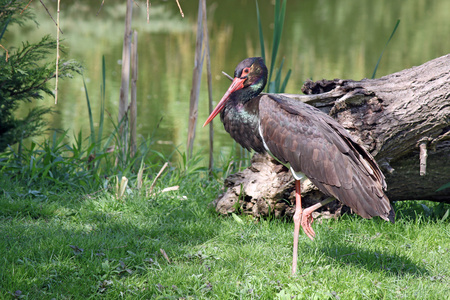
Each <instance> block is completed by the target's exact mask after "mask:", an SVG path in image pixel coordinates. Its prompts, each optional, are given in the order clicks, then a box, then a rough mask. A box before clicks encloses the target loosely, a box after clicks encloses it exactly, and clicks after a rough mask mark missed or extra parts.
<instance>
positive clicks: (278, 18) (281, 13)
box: [256, 0, 291, 93]
mask: <svg viewBox="0 0 450 300" xmlns="http://www.w3.org/2000/svg"><path fill="white" fill-rule="evenodd" d="M286 2H287V1H286V0H283V2H282V3H281V1H280V0H276V1H275V13H274V29H273V38H272V53H271V54H272V55H271V60H270V66H269V78H268V84H267V88H266V91H267V92H268V93H284V90H285V89H286V85H287V83H288V81H289V77H290V76H291V69H289V70H288V72H287V74H286V76H285V78H284V80H283V81H282V75H281V72H282V70H283V64H284V58H283V59H282V61H281V64H280V67H279V68H278V69H277V70H276V74H275V80H274V81H272V75H273V73H274V70H275V62H276V60H277V55H278V49H279V47H280V44H281V35H282V33H283V25H284V20H285V16H286ZM256 17H257V20H258V31H259V42H260V45H261V56H262V58H263V59H264V61H266V54H265V42H264V35H263V31H262V22H261V16H260V13H259V6H258V1H256ZM266 64H267V61H266Z"/></svg>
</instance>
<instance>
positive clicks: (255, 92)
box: [203, 57, 395, 274]
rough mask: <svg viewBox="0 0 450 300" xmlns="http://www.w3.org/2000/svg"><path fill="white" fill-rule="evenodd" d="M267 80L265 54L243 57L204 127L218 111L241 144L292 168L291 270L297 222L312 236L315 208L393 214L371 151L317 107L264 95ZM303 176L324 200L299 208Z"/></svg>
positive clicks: (294, 266)
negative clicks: (335, 205) (337, 204)
mask: <svg viewBox="0 0 450 300" xmlns="http://www.w3.org/2000/svg"><path fill="white" fill-rule="evenodd" d="M266 83H267V67H266V65H265V64H264V60H263V58H261V57H250V58H247V59H244V60H243V61H241V62H240V63H239V64H238V65H237V67H236V69H235V71H234V79H233V81H232V83H231V85H230V87H229V88H228V90H227V91H226V92H225V94H224V95H223V97H222V99H221V100H220V101H219V102H218V104H217V105H216V107H215V108H214V110H213V111H212V112H211V114H210V116H209V117H208V118H207V120H206V121H205V123H204V124H203V127H205V126H206V125H207V124H209V123H210V122H211V121H212V120H213V119H214V118H215V117H216V116H217V115H218V114H219V113H220V119H221V121H222V123H223V126H224V128H225V130H226V131H227V132H228V133H229V134H230V135H231V137H232V138H233V139H234V140H235V141H236V142H238V143H239V144H240V145H241V146H242V147H244V148H246V149H248V150H252V149H253V150H254V151H256V152H259V153H266V152H267V153H269V154H270V155H271V156H272V157H274V158H275V159H276V160H278V161H279V162H281V163H282V164H284V165H285V166H286V167H288V168H289V169H290V170H291V172H292V174H293V177H294V179H295V212H294V216H293V221H294V245H293V259H292V274H295V272H296V269H297V257H298V238H299V230H300V225H301V226H302V228H303V231H304V232H305V234H306V235H307V236H308V237H309V238H310V239H311V240H313V239H314V237H315V232H314V230H313V229H312V226H311V224H312V222H313V217H312V212H313V211H314V210H316V209H318V208H319V207H321V206H323V205H325V204H327V203H329V202H330V201H332V200H334V199H337V200H339V201H341V202H342V203H343V204H345V205H347V206H349V207H350V208H351V209H352V210H353V211H354V212H356V213H357V214H358V215H360V216H362V217H363V218H367V219H370V218H372V217H375V216H379V217H381V218H382V219H384V220H386V221H390V222H392V223H394V222H395V212H394V209H393V207H392V205H391V203H390V201H389V199H388V197H387V196H386V194H385V190H386V189H387V185H386V181H385V177H384V175H383V173H382V172H381V170H380V168H379V166H378V165H377V163H376V161H375V159H374V158H373V157H372V155H371V154H370V153H369V152H368V151H367V150H365V148H364V147H362V146H361V145H360V144H358V143H357V142H356V141H355V139H354V138H353V137H352V136H351V135H350V134H349V133H348V132H347V130H346V129H345V128H344V127H343V126H342V125H341V124H339V123H338V122H337V121H336V120H334V119H333V118H332V117H331V116H329V115H327V114H326V113H324V112H322V111H320V110H319V109H317V108H315V107H313V106H311V105H308V104H306V103H303V102H301V101H298V100H295V99H292V98H289V97H286V96H283V95H281V94H265V93H263V94H262V93H261V92H262V91H263V89H264V87H265V85H266ZM305 176H306V177H307V178H308V179H309V180H310V181H311V182H312V183H313V184H314V185H315V186H316V187H317V188H318V189H319V190H320V191H321V192H322V193H324V194H325V195H327V196H328V198H327V199H325V200H323V201H322V202H319V203H317V204H315V205H313V206H310V207H308V208H306V209H304V210H302V206H301V194H300V193H301V185H300V181H301V180H303V179H304V178H305Z"/></svg>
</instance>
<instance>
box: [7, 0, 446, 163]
mask: <svg viewBox="0 0 450 300" xmlns="http://www.w3.org/2000/svg"><path fill="white" fill-rule="evenodd" d="M35 2H36V1H35ZM122 2H123V1H108V2H105V4H104V6H103V8H102V10H101V11H100V14H99V15H98V16H96V13H97V11H98V9H99V4H98V3H93V1H76V2H75V3H74V4H66V3H65V6H63V8H62V14H61V20H62V21H61V23H62V29H63V31H64V35H63V37H64V39H65V41H64V44H65V45H67V48H68V50H67V52H66V55H65V57H66V58H73V59H76V60H79V61H81V62H83V64H84V65H85V67H86V69H85V73H84V78H85V80H86V85H87V88H88V92H89V95H90V98H91V101H92V102H93V103H92V104H91V105H92V106H93V110H94V116H98V115H99V111H98V110H99V106H100V104H99V99H100V84H101V57H102V55H105V58H106V64H107V66H106V72H107V73H106V88H107V92H106V93H107V110H108V111H109V112H110V114H111V115H112V116H113V118H114V119H115V118H116V115H117V109H118V102H119V100H118V99H119V89H120V70H121V66H120V59H121V52H122V38H123V27H124V20H123V19H124V14H125V6H124V5H123V4H122ZM135 2H137V3H138V4H139V7H137V6H136V5H135V6H134V11H133V17H134V19H133V28H135V29H136V30H137V31H138V33H139V67H140V69H139V78H138V101H139V102H138V133H139V134H141V135H142V136H143V137H148V136H150V135H151V134H154V138H155V139H156V140H157V141H160V142H159V143H157V144H156V145H155V147H156V149H157V150H158V151H162V152H164V153H166V154H167V153H170V152H171V151H173V149H174V147H175V146H180V150H181V151H184V149H185V143H186V136H187V123H188V111H189V95H190V86H191V81H192V70H193V67H194V65H193V64H194V47H195V32H196V25H195V23H196V18H197V15H196V14H197V5H198V2H197V1H183V2H181V5H182V8H183V11H184V14H185V16H186V17H185V18H184V19H182V18H181V16H180V14H179V11H178V7H177V6H176V3H175V1H151V3H152V6H151V10H150V23H149V24H147V22H146V11H145V7H146V5H145V1H135ZM268 2H269V1H260V10H261V16H262V19H263V20H264V35H265V38H266V46H267V47H268V48H269V46H271V45H270V43H269V45H268V43H267V41H269V40H271V36H272V29H271V28H272V26H273V24H272V18H273V17H272V16H273V4H272V3H270V4H269V3H268ZM288 2H289V3H288V5H287V13H286V23H285V30H284V33H283V37H282V45H281V47H280V49H279V54H280V55H281V56H283V57H285V58H286V62H285V65H286V66H288V67H290V68H292V75H291V79H290V82H289V84H288V86H287V89H286V92H288V93H299V92H300V88H301V86H302V83H303V82H304V81H305V80H306V79H308V78H312V79H314V80H318V79H322V78H327V79H333V78H351V79H356V80H359V79H362V78H365V77H369V76H371V74H372V72H373V68H374V66H375V64H376V61H377V59H378V56H379V55H380V53H381V50H382V49H383V47H384V45H385V43H386V41H387V39H388V37H389V35H390V34H391V32H392V29H393V27H394V25H395V23H396V21H397V19H400V20H401V23H400V26H399V28H398V30H397V32H396V35H395V37H394V39H393V40H392V41H391V44H390V45H389V47H388V50H387V52H386V53H385V55H384V57H383V60H382V62H381V64H380V66H379V69H378V73H377V76H383V75H386V74H389V73H392V72H395V71H399V70H402V69H404V68H409V67H411V66H413V65H418V64H421V63H424V62H426V61H428V60H430V59H433V58H435V57H438V56H441V55H444V54H447V53H449V52H450V39H449V38H448V36H449V33H450V32H449V31H450V18H449V17H448V12H450V1H447V0H438V1H426V0H410V1H390V0H379V1H369V0H363V1H352V0H341V1H334V0H321V1H317V0H307V1H306V0H305V1H288ZM33 5H34V7H33V9H34V10H35V12H36V15H37V20H38V22H39V23H40V27H39V29H38V30H36V29H35V28H34V27H33V26H32V25H27V26H25V27H22V28H18V27H15V28H11V31H10V32H9V34H8V35H7V36H6V37H5V39H4V40H5V41H6V42H5V43H3V42H4V41H2V43H3V44H4V45H5V44H6V45H5V46H7V45H8V44H10V45H18V44H19V43H20V41H22V40H30V41H36V40H37V39H38V38H39V37H40V36H42V35H44V34H52V35H54V34H55V25H54V23H53V21H52V20H51V19H50V18H49V17H48V15H47V14H46V12H45V10H44V9H43V8H42V6H40V4H39V2H36V3H34V2H33ZM55 6H56V4H55ZM49 9H50V10H51V7H49ZM51 13H52V14H55V13H54V11H51ZM208 13H209V15H208V28H209V32H210V47H211V55H212V72H213V95H214V99H217V100H218V99H220V97H221V96H222V94H223V93H224V91H225V90H226V88H227V87H228V85H229V81H228V79H226V78H225V77H223V76H222V75H221V71H222V70H224V71H226V72H227V73H230V74H231V73H232V72H233V70H234V67H235V65H236V64H237V63H238V62H239V61H241V60H242V59H243V58H245V57H248V56H255V55H259V54H260V50H259V40H258V32H257V25H256V12H255V2H254V1H253V0H247V1H245V0H226V1H223V0H221V1H219V0H217V1H208ZM268 50H269V49H266V53H268ZM60 84H61V85H60V91H59V103H58V106H57V107H56V108H57V110H58V111H59V113H58V114H55V115H53V116H50V117H49V121H50V123H51V126H52V127H54V128H64V129H69V130H71V131H73V132H74V133H76V132H78V131H79V130H80V128H81V129H82V130H83V132H84V133H85V135H87V134H88V130H89V127H88V126H89V124H88V114H87V108H86V98H85V92H84V89H83V81H82V78H81V77H78V78H75V79H73V80H65V81H63V82H60ZM45 105H53V100H52V99H47V100H45ZM22 109H23V110H27V109H28V108H26V107H23V108H22ZM207 115H208V113H207V87H206V76H205V80H204V81H203V83H202V87H201V101H200V111H199V118H200V121H199V123H203V120H204V119H205V118H206V117H207ZM161 119H162V121H161V123H159V122H160V120H161ZM219 123H220V122H218V121H216V122H215V128H216V147H215V150H216V153H217V154H218V153H219V152H221V151H222V152H229V151H230V149H231V148H230V146H231V145H232V143H233V142H232V140H231V138H230V137H229V136H228V134H226V133H225V132H224V130H223V128H222V125H221V124H219ZM158 124H159V128H158V129H155V128H156V127H157V125H158ZM110 129H111V128H110ZM196 136H197V140H196V143H195V149H196V150H197V151H198V150H201V149H202V150H203V151H204V153H206V151H207V146H206V145H207V144H208V142H207V139H208V132H207V130H206V129H202V128H200V127H199V128H198V130H197V135H196ZM205 163H206V162H205Z"/></svg>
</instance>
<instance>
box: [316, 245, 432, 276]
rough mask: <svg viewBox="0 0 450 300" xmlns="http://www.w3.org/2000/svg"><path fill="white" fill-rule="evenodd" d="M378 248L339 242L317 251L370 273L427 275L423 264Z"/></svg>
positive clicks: (340, 262)
mask: <svg viewBox="0 0 450 300" xmlns="http://www.w3.org/2000/svg"><path fill="white" fill-rule="evenodd" d="M379 248H380V249H379V250H367V249H365V248H364V247H363V246H359V245H352V244H351V242H346V241H341V242H333V243H332V244H327V245H326V246H323V245H321V246H319V251H321V252H322V253H323V254H325V255H326V256H328V257H329V258H330V259H332V260H334V261H335V262H337V263H339V264H343V265H355V266H358V267H362V268H365V269H366V270H368V271H370V272H380V271H382V272H383V271H384V272H386V273H387V274H391V275H395V276H405V275H406V274H409V275H418V276H419V275H420V276H423V275H427V274H429V272H428V270H427V268H426V266H425V264H420V265H419V264H417V263H416V262H414V261H412V260H411V259H410V258H408V257H407V256H405V255H402V254H399V253H392V251H386V250H382V249H381V248H382V247H379Z"/></svg>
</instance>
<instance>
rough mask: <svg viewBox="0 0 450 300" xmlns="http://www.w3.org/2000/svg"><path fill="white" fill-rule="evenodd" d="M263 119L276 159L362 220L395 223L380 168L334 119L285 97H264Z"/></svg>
mask: <svg viewBox="0 0 450 300" xmlns="http://www.w3.org/2000/svg"><path fill="white" fill-rule="evenodd" d="M259 114H260V128H261V135H262V138H263V140H264V142H265V144H266V146H267V148H268V150H269V151H270V152H271V153H272V155H273V156H275V157H276V158H277V159H279V160H280V161H282V162H285V163H289V164H290V166H291V167H292V169H293V170H294V171H297V172H299V171H300V172H303V173H304V174H305V175H306V176H307V177H308V178H309V179H310V180H311V181H312V182H313V183H314V184H315V185H316V186H317V187H318V188H319V189H320V190H321V191H322V192H324V193H325V194H328V195H330V196H334V197H335V198H337V199H339V200H340V201H342V202H343V203H344V204H346V205H347V206H349V207H351V208H352V209H353V210H354V211H355V212H356V213H358V214H359V215H361V216H362V217H365V218H370V217H373V216H381V217H382V218H383V219H386V220H388V219H389V220H391V221H392V220H393V210H392V208H391V205H390V203H389V200H388V198H387V197H386V195H385V194H384V192H383V188H385V187H386V183H385V181H384V176H383V174H382V173H381V171H380V169H379V168H378V166H377V164H376V162H375V161H374V159H373V158H372V156H371V155H370V154H369V153H368V152H367V151H366V150H365V149H364V148H362V147H361V146H360V145H359V144H358V143H356V142H355V141H354V140H353V138H352V137H351V136H350V134H349V133H348V132H347V131H346V130H345V129H344V128H343V127H342V126H341V125H340V124H339V123H338V122H336V121H335V120H334V119H333V118H331V117H330V116H328V115H326V114H324V113H323V112H321V111H319V110H318V109H316V108H314V107H312V106H310V105H307V104H304V103H302V102H300V101H295V100H292V99H289V98H286V97H282V96H279V95H276V96H271V95H265V96H263V97H262V98H261V100H260V108H259Z"/></svg>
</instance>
